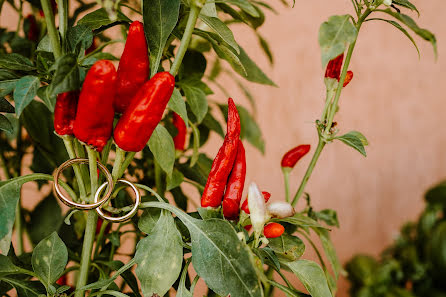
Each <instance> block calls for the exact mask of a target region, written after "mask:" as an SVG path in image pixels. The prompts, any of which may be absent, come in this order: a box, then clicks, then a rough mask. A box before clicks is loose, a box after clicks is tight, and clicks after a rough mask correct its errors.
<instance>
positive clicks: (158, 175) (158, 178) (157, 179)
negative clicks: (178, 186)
mask: <svg viewBox="0 0 446 297" xmlns="http://www.w3.org/2000/svg"><path fill="white" fill-rule="evenodd" d="M154 163H155V187H156V192H157V193H158V194H159V195H160V196H164V188H163V181H162V179H161V177H162V171H161V166H160V165H159V164H158V162H157V161H156V160H154Z"/></svg>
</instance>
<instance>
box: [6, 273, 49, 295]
mask: <svg viewBox="0 0 446 297" xmlns="http://www.w3.org/2000/svg"><path fill="white" fill-rule="evenodd" d="M2 281H5V282H7V283H8V284H10V285H11V286H13V287H14V288H15V289H16V290H17V296H19V297H21V296H24V297H38V296H42V294H43V296H45V288H44V287H43V286H42V284H41V283H40V282H39V281H29V280H22V279H19V278H14V277H12V276H8V277H3V278H2Z"/></svg>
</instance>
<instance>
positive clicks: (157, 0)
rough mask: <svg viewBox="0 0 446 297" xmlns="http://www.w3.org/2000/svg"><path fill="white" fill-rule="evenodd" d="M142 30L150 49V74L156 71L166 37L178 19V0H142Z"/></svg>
mask: <svg viewBox="0 0 446 297" xmlns="http://www.w3.org/2000/svg"><path fill="white" fill-rule="evenodd" d="M142 6H143V19H144V32H145V34H146V39H147V44H148V46H149V51H150V72H151V73H150V76H151V77H152V76H153V75H154V74H155V73H157V72H158V67H159V64H160V61H161V57H162V55H163V50H164V47H165V45H166V41H167V38H169V35H170V33H172V31H173V29H174V28H175V25H176V24H177V21H178V15H179V10H180V0H169V1H163V0H143V1H142Z"/></svg>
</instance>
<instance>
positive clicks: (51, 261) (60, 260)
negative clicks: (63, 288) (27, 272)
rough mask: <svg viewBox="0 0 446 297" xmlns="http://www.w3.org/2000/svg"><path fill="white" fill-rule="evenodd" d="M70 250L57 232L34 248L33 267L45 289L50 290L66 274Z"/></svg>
mask: <svg viewBox="0 0 446 297" xmlns="http://www.w3.org/2000/svg"><path fill="white" fill-rule="evenodd" d="M67 262H68V250H67V247H66V246H65V244H64V243H63V241H62V240H61V239H60V238H59V236H58V235H57V233H56V232H53V233H52V234H51V235H50V236H48V237H46V238H44V239H43V240H42V241H40V242H39V244H38V245H37V246H36V247H35V248H34V251H33V256H32V265H33V269H34V272H35V273H36V274H37V276H38V277H39V279H40V281H41V282H42V283H43V284H44V285H45V287H46V288H47V290H48V288H50V286H51V285H53V284H54V283H55V282H56V281H57V280H58V279H59V277H60V276H61V275H62V273H63V272H64V269H65V266H66V265H67Z"/></svg>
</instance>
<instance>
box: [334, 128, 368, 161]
mask: <svg viewBox="0 0 446 297" xmlns="http://www.w3.org/2000/svg"><path fill="white" fill-rule="evenodd" d="M335 139H339V140H340V141H342V142H343V143H345V144H346V145H348V146H350V147H352V148H354V149H355V150H357V151H358V152H360V153H361V154H362V155H363V156H364V157H366V156H367V153H366V151H365V148H364V145H367V144H368V142H367V139H366V138H365V136H364V135H362V134H361V133H360V132H358V131H351V132H348V133H347V134H344V135H342V136H338V137H335Z"/></svg>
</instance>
